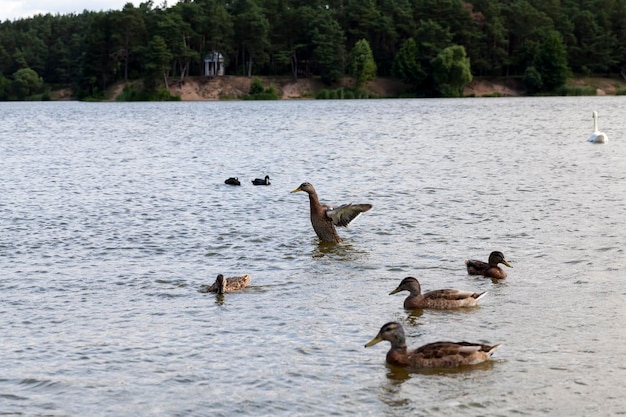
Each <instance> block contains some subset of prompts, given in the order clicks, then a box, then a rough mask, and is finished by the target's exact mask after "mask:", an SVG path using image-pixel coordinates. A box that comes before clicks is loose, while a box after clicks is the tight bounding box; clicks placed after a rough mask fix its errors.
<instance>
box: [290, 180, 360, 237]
mask: <svg viewBox="0 0 626 417" xmlns="http://www.w3.org/2000/svg"><path fill="white" fill-rule="evenodd" d="M299 191H304V192H305V193H307V194H309V203H310V207H311V224H312V225H313V230H315V233H316V234H317V236H318V237H319V238H320V240H322V241H324V242H335V243H339V242H341V241H342V240H343V239H341V238H340V237H339V235H338V234H337V229H335V226H343V227H346V226H348V224H350V222H351V221H352V220H354V219H356V218H357V217H358V216H359V215H360V214H361V213H363V212H366V211H368V210H369V209H371V208H372V205H371V204H343V205H341V206H338V207H331V206H329V205H326V204H321V203H320V200H319V198H318V197H317V193H316V192H315V188H313V186H312V185H311V184H309V183H308V182H303V183H302V184H300V186H299V187H298V188H296V189H295V190H293V191H292V193H297V192H299Z"/></svg>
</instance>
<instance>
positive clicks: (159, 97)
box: [115, 83, 180, 101]
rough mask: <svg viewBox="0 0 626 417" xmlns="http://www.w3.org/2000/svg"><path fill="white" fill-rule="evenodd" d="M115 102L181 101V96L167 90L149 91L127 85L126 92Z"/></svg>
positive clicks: (116, 98)
mask: <svg viewBox="0 0 626 417" xmlns="http://www.w3.org/2000/svg"><path fill="white" fill-rule="evenodd" d="M115 101H180V96H174V95H171V94H170V92H169V91H168V90H166V89H165V88H155V89H150V90H147V89H145V88H143V89H142V88H137V86H135V85H133V84H131V83H126V84H125V85H124V90H122V92H121V93H120V94H119V95H118V96H117V97H115Z"/></svg>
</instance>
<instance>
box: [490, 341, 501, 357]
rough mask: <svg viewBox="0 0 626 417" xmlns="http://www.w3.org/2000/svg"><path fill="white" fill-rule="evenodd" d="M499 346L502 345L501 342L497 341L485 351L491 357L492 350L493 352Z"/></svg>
mask: <svg viewBox="0 0 626 417" xmlns="http://www.w3.org/2000/svg"><path fill="white" fill-rule="evenodd" d="M501 347H502V343H498V344H497V345H493V346H491V349H489V350H488V351H487V355H489V357H491V355H493V352H495V351H496V350H498V349H500V348H501Z"/></svg>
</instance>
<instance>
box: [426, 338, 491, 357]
mask: <svg viewBox="0 0 626 417" xmlns="http://www.w3.org/2000/svg"><path fill="white" fill-rule="evenodd" d="M499 347H500V345H495V346H489V345H482V344H480V343H470V342H434V343H429V344H427V345H424V346H421V347H419V348H417V349H416V350H415V353H419V354H421V355H423V357H424V358H426V359H433V358H444V357H447V356H455V355H461V356H469V355H471V354H472V353H475V352H485V353H488V354H489V355H491V353H493V352H494V351H495V350H496V349H498V348H499Z"/></svg>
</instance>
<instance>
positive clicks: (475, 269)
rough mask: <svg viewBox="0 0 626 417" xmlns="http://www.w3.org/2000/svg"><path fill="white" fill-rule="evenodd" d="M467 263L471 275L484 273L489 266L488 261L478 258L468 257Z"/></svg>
mask: <svg viewBox="0 0 626 417" xmlns="http://www.w3.org/2000/svg"><path fill="white" fill-rule="evenodd" d="M465 265H466V266H467V273H468V274H470V275H482V274H483V272H485V270H486V269H487V268H489V264H488V263H487V262H483V261H478V260H476V259H467V260H466V261H465Z"/></svg>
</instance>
